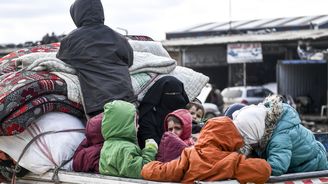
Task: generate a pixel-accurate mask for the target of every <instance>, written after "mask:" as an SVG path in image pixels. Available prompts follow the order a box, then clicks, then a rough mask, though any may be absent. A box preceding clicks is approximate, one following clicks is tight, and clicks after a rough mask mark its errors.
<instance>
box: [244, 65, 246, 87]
mask: <svg viewBox="0 0 328 184" xmlns="http://www.w3.org/2000/svg"><path fill="white" fill-rule="evenodd" d="M244 87H246V62H245V61H244Z"/></svg>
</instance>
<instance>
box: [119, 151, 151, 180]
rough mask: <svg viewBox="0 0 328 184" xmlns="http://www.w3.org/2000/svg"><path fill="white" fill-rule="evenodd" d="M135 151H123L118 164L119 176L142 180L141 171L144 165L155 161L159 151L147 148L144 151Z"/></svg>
mask: <svg viewBox="0 0 328 184" xmlns="http://www.w3.org/2000/svg"><path fill="white" fill-rule="evenodd" d="M137 149H139V148H135V149H122V150H121V156H120V158H121V159H120V163H117V164H118V166H119V167H118V173H119V176H123V177H129V178H141V169H142V167H143V166H144V164H146V163H148V162H150V161H152V160H155V155H156V153H157V150H156V149H154V148H148V149H147V148H145V149H143V150H142V151H140V149H139V150H137Z"/></svg>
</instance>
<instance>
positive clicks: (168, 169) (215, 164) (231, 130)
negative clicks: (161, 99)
mask: <svg viewBox="0 0 328 184" xmlns="http://www.w3.org/2000/svg"><path fill="white" fill-rule="evenodd" d="M243 144H244V143H243V139H242V137H241V135H240V133H239V132H238V130H237V128H236V127H235V125H234V124H233V123H232V121H231V119H230V118H228V117H216V118H212V119H209V120H208V121H207V123H206V124H205V126H204V128H203V130H202V131H201V133H200V135H199V139H198V142H197V143H196V144H195V145H194V146H192V147H189V148H186V149H184V150H183V151H182V153H181V155H180V158H179V159H176V160H172V161H170V162H167V163H163V162H159V161H152V162H150V163H148V164H146V165H145V166H144V167H143V168H142V171H141V175H142V177H143V178H144V179H146V180H154V181H161V182H164V181H166V182H182V183H193V182H194V181H217V180H227V179H237V180H238V181H239V182H240V183H247V182H252V183H264V182H266V181H267V180H268V179H269V177H270V174H271V168H270V165H269V164H268V163H267V162H266V161H265V160H263V159H258V158H246V157H245V156H244V155H242V154H239V153H237V151H238V150H239V149H240V148H241V147H242V146H243Z"/></svg>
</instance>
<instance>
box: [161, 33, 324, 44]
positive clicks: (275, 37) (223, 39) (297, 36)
mask: <svg viewBox="0 0 328 184" xmlns="http://www.w3.org/2000/svg"><path fill="white" fill-rule="evenodd" d="M320 38H328V29H318V30H299V31H284V32H273V33H266V34H241V35H227V36H207V37H189V38H178V39H170V40H164V41H162V44H163V45H164V46H165V47H179V46H197V45H218V44H228V43H252V42H261V43H262V42H277V41H293V40H317V39H320Z"/></svg>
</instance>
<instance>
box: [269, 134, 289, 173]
mask: <svg viewBox="0 0 328 184" xmlns="http://www.w3.org/2000/svg"><path fill="white" fill-rule="evenodd" d="M278 138H279V139H278ZM266 155H267V157H266V158H267V161H268V162H269V164H270V165H271V167H272V175H273V176H280V175H282V174H285V173H286V172H287V171H288V168H289V165H290V160H291V156H292V143H291V140H290V137H289V135H287V134H280V135H279V137H277V138H275V139H272V140H271V142H270V143H269V145H268V147H267V153H266Z"/></svg>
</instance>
